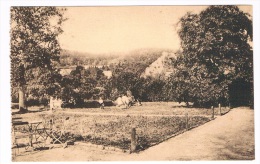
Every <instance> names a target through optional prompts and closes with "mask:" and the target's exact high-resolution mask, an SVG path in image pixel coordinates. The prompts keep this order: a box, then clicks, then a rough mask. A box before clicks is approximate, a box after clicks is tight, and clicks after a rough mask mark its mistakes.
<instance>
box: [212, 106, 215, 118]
mask: <svg viewBox="0 0 260 164" xmlns="http://www.w3.org/2000/svg"><path fill="white" fill-rule="evenodd" d="M211 109H212V119H214V114H215V113H214V106H211Z"/></svg>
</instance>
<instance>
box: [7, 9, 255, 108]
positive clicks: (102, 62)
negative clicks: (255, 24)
mask: <svg viewBox="0 0 260 164" xmlns="http://www.w3.org/2000/svg"><path fill="white" fill-rule="evenodd" d="M18 9H19V10H18ZM18 9H17V11H16V10H14V11H13V15H14V20H16V19H20V17H19V14H20V13H21V12H22V11H23V10H29V11H30V12H39V11H40V10H36V11H34V10H33V9H30V8H26V9H22V10H21V11H20V8H18ZM44 9H45V8H44ZM45 10H47V11H49V10H50V11H49V12H52V11H56V9H55V8H46V9H45ZM45 10H43V11H44V12H46V11H45ZM27 13H28V11H26V12H25V14H27ZM53 14H56V12H54V13H53ZM29 16H30V15H29ZM46 16H48V15H46ZM61 19H62V18H61ZM46 20H47V19H46ZM24 21H27V19H26V20H24ZM37 21H38V19H37ZM44 21H45V20H44ZM27 23H29V25H28V26H30V25H31V24H30V22H27ZM16 25H17V26H18V27H17V29H16V28H14V30H13V31H12V37H13V38H15V37H18V38H19V37H21V36H23V35H21V34H23V33H26V35H29V34H27V32H28V30H27V31H22V30H19V28H20V27H19V26H20V25H21V24H17V23H16ZM177 27H178V28H177V29H178V34H179V37H180V40H181V44H180V49H179V50H178V51H176V52H175V54H176V58H169V59H168V61H167V63H168V64H167V65H168V66H169V65H171V67H172V73H171V74H170V76H169V77H167V78H166V77H161V76H157V77H144V76H142V74H143V73H144V71H145V69H146V68H147V67H148V66H150V65H151V64H152V63H153V62H154V61H155V60H157V59H158V58H159V57H160V56H161V55H162V53H163V52H164V51H168V52H172V51H171V50H165V49H159V50H158V49H140V50H136V51H132V52H130V53H128V54H102V55H97V56H95V55H92V54H85V53H84V54H83V53H79V52H72V51H67V50H61V49H60V47H59V46H58V45H57V42H56V40H55V39H54V40H50V41H52V42H51V43H52V48H53V49H51V50H49V49H50V48H49V47H46V48H45V49H44V51H41V48H40V47H38V49H37V51H35V49H34V48H31V49H25V48H24V47H26V46H28V43H30V42H31V41H33V39H34V38H31V39H28V40H26V42H22V44H17V43H16V42H18V41H23V40H21V39H20V40H19V39H18V40H17V39H12V41H13V42H14V43H12V45H16V46H12V47H11V48H12V53H11V59H12V76H11V77H12V100H13V101H17V99H18V94H17V93H18V88H19V89H20V91H19V93H21V95H23V93H25V94H26V96H25V97H27V101H28V100H30V99H37V100H39V102H45V103H46V102H48V101H47V100H48V99H49V96H56V97H59V98H62V100H63V101H64V102H65V103H73V104H74V105H75V106H80V104H82V103H83V102H84V101H86V100H91V99H97V98H98V97H100V96H102V97H103V98H104V99H109V100H115V99H116V98H117V97H118V96H119V95H121V94H124V93H126V91H131V92H132V94H133V95H134V96H135V98H137V99H140V100H141V101H178V102H186V104H187V105H189V102H192V103H193V104H194V105H195V106H198V107H209V106H211V105H217V104H218V103H221V104H224V105H229V104H231V105H232V106H238V105H250V106H252V107H253V102H254V101H253V100H254V92H253V50H252V46H251V45H252V41H253V40H252V39H253V37H252V17H251V16H250V15H249V14H247V13H244V12H243V11H241V10H240V9H239V8H238V7H237V6H209V7H208V8H207V9H205V10H203V11H202V12H200V13H199V14H194V13H187V14H186V15H184V16H183V17H182V18H180V21H179V23H178V24H177ZM35 28H36V27H32V29H31V31H33V32H34V31H35ZM39 28H40V27H39ZM48 28H49V27H48ZM58 32H61V31H58ZM46 35H47V34H46ZM48 35H49V34H48ZM29 36H30V35H29ZM55 36H56V35H55ZM32 37H33V35H32ZM45 38H46V37H43V40H44V41H49V40H46V39H45ZM36 40H37V39H36ZM27 42H28V43H27ZM30 44H37V43H35V42H32V43H30ZM30 44H29V45H30ZM18 45H21V48H20V49H22V50H30V52H28V53H27V52H21V50H20V49H19V47H18V48H17V46H18ZM47 45H48V44H47ZM31 51H35V53H32V52H31ZM21 53H23V55H24V56H23V55H21ZM53 53H54V54H55V55H53ZM36 54H42V56H41V55H38V56H37V55H36ZM26 55H27V56H26ZM44 55H45V56H44ZM20 56H23V58H21V59H19V57H20ZM18 59H19V60H18ZM19 63H20V64H19ZM70 66H74V67H75V66H76V68H75V69H74V70H73V71H71V73H70V74H69V75H65V76H61V74H60V72H59V71H60V70H59V69H60V68H62V67H70ZM86 66H87V67H86ZM88 66H92V67H88ZM99 66H102V67H101V68H99ZM103 66H104V67H103ZM104 70H110V71H112V77H111V78H107V77H106V76H105V75H104V73H103V71H104ZM24 91H26V92H24Z"/></svg>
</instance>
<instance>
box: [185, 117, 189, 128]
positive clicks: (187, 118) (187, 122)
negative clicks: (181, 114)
mask: <svg viewBox="0 0 260 164" xmlns="http://www.w3.org/2000/svg"><path fill="white" fill-rule="evenodd" d="M185 118H186V130H187V131H188V130H189V117H188V113H185Z"/></svg>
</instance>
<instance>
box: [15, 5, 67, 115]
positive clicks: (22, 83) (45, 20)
mask: <svg viewBox="0 0 260 164" xmlns="http://www.w3.org/2000/svg"><path fill="white" fill-rule="evenodd" d="M64 11H65V9H63V8H56V7H11V56H10V58H11V85H12V88H14V87H18V88H19V109H20V111H26V106H25V103H24V102H25V90H26V85H27V86H31V87H35V88H38V89H41V90H43V91H44V93H45V94H51V93H47V90H48V87H49V86H53V85H52V84H57V83H58V81H57V80H58V79H59V78H58V71H57V69H56V65H57V64H58V62H59V54H60V50H61V48H60V45H59V42H58V35H59V34H61V33H62V32H63V31H62V29H61V25H62V23H63V22H64V21H65V18H64V17H63V13H64ZM45 84H48V85H45ZM56 86H58V85H56ZM53 94H54V93H53Z"/></svg>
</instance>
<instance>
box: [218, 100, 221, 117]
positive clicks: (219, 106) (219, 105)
mask: <svg viewBox="0 0 260 164" xmlns="http://www.w3.org/2000/svg"><path fill="white" fill-rule="evenodd" d="M218 108H219V115H220V116H221V104H220V103H219V104H218Z"/></svg>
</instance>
